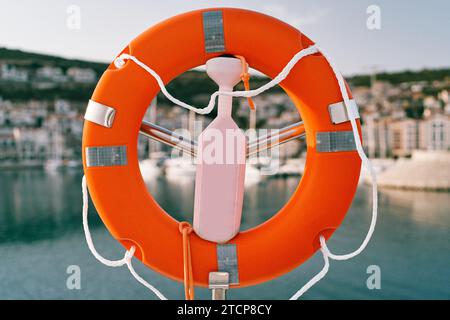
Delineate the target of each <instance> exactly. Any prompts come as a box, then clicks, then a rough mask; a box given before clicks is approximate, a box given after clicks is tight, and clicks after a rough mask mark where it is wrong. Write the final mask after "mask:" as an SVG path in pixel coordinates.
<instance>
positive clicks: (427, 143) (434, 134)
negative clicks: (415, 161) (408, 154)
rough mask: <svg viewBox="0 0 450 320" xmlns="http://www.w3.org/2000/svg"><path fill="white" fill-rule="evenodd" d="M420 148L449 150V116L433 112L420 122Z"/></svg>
mask: <svg viewBox="0 0 450 320" xmlns="http://www.w3.org/2000/svg"><path fill="white" fill-rule="evenodd" d="M420 149H422V150H450V117H449V116H446V115H443V114H439V113H436V114H433V115H432V116H430V117H428V118H426V119H424V120H423V121H421V122H420Z"/></svg>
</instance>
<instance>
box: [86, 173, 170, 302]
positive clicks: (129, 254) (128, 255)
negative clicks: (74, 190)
mask: <svg viewBox="0 0 450 320" xmlns="http://www.w3.org/2000/svg"><path fill="white" fill-rule="evenodd" d="M81 190H82V193H83V229H84V235H85V237H86V242H87V245H88V247H89V250H90V251H91V253H92V255H93V256H94V257H95V258H96V259H97V260H98V261H100V262H101V263H103V264H104V265H106V266H108V267H121V266H123V265H127V267H128V270H130V273H131V275H132V276H133V277H134V278H135V279H136V280H137V281H139V282H140V283H141V284H142V285H144V286H145V287H147V288H148V289H150V290H151V291H152V292H153V293H154V294H155V295H156V296H157V297H158V298H159V299H161V300H167V298H166V297H165V296H164V295H163V294H162V293H161V292H160V291H159V290H158V289H156V288H155V287H154V286H152V285H151V284H150V283H148V282H147V281H145V280H144V279H143V278H142V277H141V276H139V275H138V274H137V272H136V271H135V270H134V268H133V265H132V263H131V262H132V259H133V255H134V252H135V251H136V248H135V246H132V247H131V248H130V250H127V251H126V252H125V255H124V257H123V258H122V259H120V260H109V259H106V258H104V257H102V256H101V255H100V253H98V251H97V249H95V246H94V242H93V241H92V236H91V231H90V230H89V223H88V211H89V199H88V188H87V183H86V177H85V176H83V179H82V181H81Z"/></svg>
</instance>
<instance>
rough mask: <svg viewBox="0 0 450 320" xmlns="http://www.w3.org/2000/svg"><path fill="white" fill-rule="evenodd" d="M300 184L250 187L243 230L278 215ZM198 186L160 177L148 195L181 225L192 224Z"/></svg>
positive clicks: (284, 181) (293, 181)
mask: <svg viewBox="0 0 450 320" xmlns="http://www.w3.org/2000/svg"><path fill="white" fill-rule="evenodd" d="M299 180H300V179H299V178H298V177H290V178H285V179H267V180H263V181H261V182H260V183H259V184H253V185H250V186H247V187H246V188H245V194H244V207H243V210H242V227H241V228H242V230H246V229H249V228H252V227H255V226H257V225H259V224H261V223H262V222H264V221H266V220H267V219H269V218H270V217H272V216H273V215H274V214H275V213H276V212H278V211H279V210H280V209H281V207H282V206H283V205H284V204H285V203H286V202H287V201H288V200H289V198H290V197H291V196H292V194H293V193H294V191H295V189H296V188H297V186H298V183H299ZM194 186H195V181H194V179H193V178H192V177H180V178H179V179H177V180H171V179H166V178H165V177H164V176H159V177H158V178H157V179H155V180H154V181H152V182H147V189H148V191H149V192H150V193H151V194H152V195H153V197H154V198H155V199H156V201H158V203H159V205H160V206H161V207H162V208H163V209H164V210H165V211H166V212H168V213H169V214H170V215H171V216H172V217H174V218H175V219H177V220H179V221H182V220H187V221H192V217H193V211H194ZM268 195H270V196H268Z"/></svg>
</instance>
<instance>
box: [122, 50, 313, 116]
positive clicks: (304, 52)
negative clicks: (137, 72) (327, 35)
mask: <svg viewBox="0 0 450 320" xmlns="http://www.w3.org/2000/svg"><path fill="white" fill-rule="evenodd" d="M317 52H318V49H317V48H316V47H315V46H310V47H308V48H306V49H303V50H301V51H299V52H298V53H297V54H295V55H294V56H293V57H292V59H291V60H290V61H289V62H288V63H287V64H286V66H285V67H284V68H283V70H281V72H280V73H279V74H278V75H277V76H276V77H275V78H273V79H272V80H271V81H269V82H268V83H266V84H265V85H263V86H261V87H259V88H258V89H254V90H248V91H216V92H214V93H213V94H212V95H211V97H210V99H209V103H208V105H207V106H206V107H205V108H196V107H194V106H191V105H189V104H187V103H185V102H183V101H180V100H178V99H177V98H175V97H174V96H172V95H171V94H170V93H169V92H168V91H167V89H166V87H165V85H164V82H163V80H162V79H161V77H160V76H159V75H158V73H157V72H156V71H155V70H153V69H152V68H150V67H149V66H147V65H146V64H145V63H143V62H142V61H140V60H139V59H138V58H136V57H135V56H132V55H129V54H126V53H122V54H121V55H120V56H119V57H118V58H117V59H116V60H115V61H114V64H115V66H116V67H117V68H121V67H123V66H124V64H125V60H132V61H133V62H134V63H136V64H137V65H138V66H140V67H141V68H142V69H144V70H145V71H147V72H148V73H149V74H150V75H151V76H152V77H153V78H155V80H156V82H157V83H158V85H159V87H160V89H161V92H162V93H163V94H164V95H165V96H166V98H167V99H169V100H170V101H172V102H173V103H175V104H176V105H179V106H180V107H183V108H186V109H188V110H192V111H194V112H196V113H198V114H208V113H210V112H211V111H212V110H213V109H214V106H215V104H216V98H217V96H218V95H225V96H232V97H245V98H249V97H254V96H257V95H259V94H261V93H263V92H264V91H267V90H269V89H270V88H272V87H275V86H276V85H278V84H279V83H280V82H281V81H283V80H284V79H286V77H287V76H288V75H289V72H291V70H292V68H293V67H294V66H295V65H296V64H297V62H299V61H300V60H301V59H303V58H304V57H306V56H309V55H312V54H314V53H317Z"/></svg>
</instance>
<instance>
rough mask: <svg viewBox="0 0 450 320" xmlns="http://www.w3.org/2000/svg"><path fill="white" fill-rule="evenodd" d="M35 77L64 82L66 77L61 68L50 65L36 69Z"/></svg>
mask: <svg viewBox="0 0 450 320" xmlns="http://www.w3.org/2000/svg"><path fill="white" fill-rule="evenodd" d="M36 77H37V79H39V80H47V81H51V82H64V81H66V77H65V76H64V73H63V71H62V69H61V68H57V67H52V66H43V67H41V68H39V69H37V70H36Z"/></svg>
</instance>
